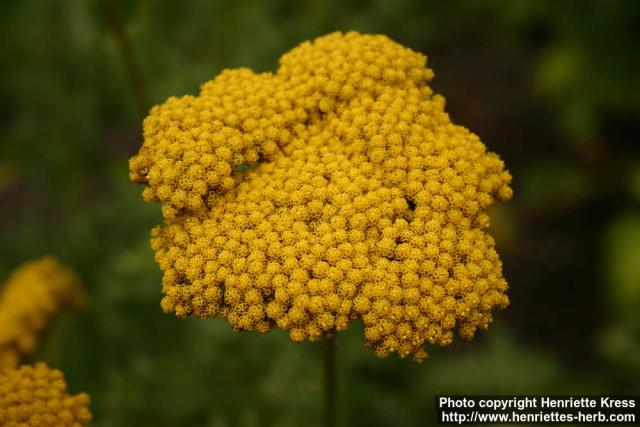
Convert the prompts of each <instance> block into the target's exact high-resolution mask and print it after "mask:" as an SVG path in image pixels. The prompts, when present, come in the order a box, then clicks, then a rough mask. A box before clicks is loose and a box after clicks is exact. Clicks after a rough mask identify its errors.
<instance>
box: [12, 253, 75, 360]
mask: <svg viewBox="0 0 640 427" xmlns="http://www.w3.org/2000/svg"><path fill="white" fill-rule="evenodd" d="M81 301H82V292H81V289H80V285H79V281H78V278H77V276H76V275H75V274H74V273H73V271H71V270H70V269H69V268H67V267H65V266H63V265H62V264H60V263H59V262H58V261H57V260H56V259H55V258H54V257H52V256H46V257H43V258H40V259H38V260H36V261H31V262H28V263H26V264H24V265H23V266H21V267H20V268H18V269H17V270H15V271H14V272H13V273H12V274H11V276H10V277H9V278H8V279H7V281H6V283H5V284H4V285H3V286H2V287H1V288H0V372H2V371H3V370H5V369H11V368H13V367H15V366H17V364H18V361H19V359H20V357H21V356H22V355H25V354H28V353H30V352H31V351H32V350H33V349H34V347H35V345H36V343H37V339H38V334H39V332H41V331H42V330H43V329H44V328H45V327H46V326H47V324H48V323H49V322H50V320H51V318H52V317H53V316H55V315H56V314H57V313H58V312H59V311H60V310H61V309H62V308H63V307H64V306H65V305H78V304H79V303H80V302H81Z"/></svg>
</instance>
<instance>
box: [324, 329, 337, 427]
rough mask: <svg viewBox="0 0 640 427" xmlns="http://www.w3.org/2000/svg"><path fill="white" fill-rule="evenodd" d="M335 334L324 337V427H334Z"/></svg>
mask: <svg viewBox="0 0 640 427" xmlns="http://www.w3.org/2000/svg"><path fill="white" fill-rule="evenodd" d="M335 341H336V340H335V332H331V333H330V334H329V335H327V336H326V337H325V347H324V425H325V427H335V425H336V343H335Z"/></svg>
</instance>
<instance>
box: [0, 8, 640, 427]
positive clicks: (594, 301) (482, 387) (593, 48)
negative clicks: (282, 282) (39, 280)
mask: <svg viewBox="0 0 640 427" xmlns="http://www.w3.org/2000/svg"><path fill="white" fill-rule="evenodd" d="M334 30H343V31H345V30H357V31H361V32H371V33H384V34H386V35H388V36H390V37H391V38H393V39H394V40H396V41H398V42H400V43H402V44H404V45H406V46H408V47H410V48H412V49H414V50H416V51H419V52H423V53H425V54H426V55H427V56H428V58H429V66H430V67H432V68H433V69H434V71H435V74H436V77H435V80H434V81H433V87H434V88H435V90H436V91H437V92H439V93H441V94H443V95H444V96H445V97H446V98H447V101H448V104H447V105H448V107H447V110H448V112H449V113H450V115H451V117H452V118H453V120H454V121H455V122H456V123H459V124H462V125H464V126H466V127H468V128H469V129H471V130H472V131H474V132H475V133H477V134H478V135H480V137H481V138H482V139H483V141H484V142H485V144H486V145H487V146H488V147H489V149H490V150H492V151H495V152H497V153H499V154H500V155H501V156H502V158H503V159H504V160H505V162H506V164H507V167H508V168H509V170H510V172H511V173H512V175H513V176H514V182H513V187H514V190H515V197H514V199H513V200H512V201H510V202H508V203H502V204H498V205H496V206H495V207H494V208H493V209H492V211H491V212H490V213H491V217H492V223H493V224H492V233H493V235H494V236H495V237H496V240H497V245H498V250H499V253H500V254H501V257H502V259H503V262H504V270H505V276H506V278H507V280H508V282H509V284H510V291H509V295H510V298H511V306H510V307H509V308H508V309H507V310H505V311H503V312H500V313H497V315H496V321H495V322H494V323H493V324H492V325H491V327H490V328H489V330H488V331H486V332H481V333H480V334H479V335H478V336H477V337H476V338H475V339H474V340H473V341H471V342H465V341H464V340H462V339H459V338H458V339H456V341H455V343H454V344H453V345H452V346H450V347H448V348H443V349H439V348H427V351H429V352H430V353H431V357H430V358H429V359H427V360H426V361H425V362H424V363H423V364H415V363H414V362H412V361H411V360H401V359H398V358H395V357H394V358H389V359H386V360H380V359H377V358H376V357H375V356H374V354H373V353H372V352H371V351H369V350H367V349H365V348H364V346H363V344H362V327H361V325H359V324H357V323H356V324H354V325H352V326H351V327H350V329H349V330H348V331H347V332H345V333H343V334H341V335H340V336H339V337H338V342H337V351H338V369H339V380H338V381H339V398H338V405H339V412H340V419H341V424H342V425H344V426H378V425H380V426H382V425H384V426H394V425H397V426H423V425H428V424H433V423H435V414H434V407H433V406H434V396H435V395H438V394H444V393H458V394H474V393H487V394H512V393H523V394H524V393H529V394H605V393H619V394H625V393H639V392H640V315H639V314H638V313H639V311H640V310H639V307H640V156H639V154H640V150H639V141H638V135H639V131H640V120H639V119H640V84H639V81H638V76H640V2H637V1H631V0H629V1H616V0H611V1H525V0H521V1H473V2H471V1H446V2H444V1H443V2H440V1H420V0H413V1H412V0H393V1H392V0H376V1H373V2H365V1H322V0H306V1H284V0H276V1H257V0H249V1H242V2H240V1H231V0H229V1H204V0H190V1H184V2H176V1H168V0H166V1H151V0H138V1H115V0H103V1H97V0H93V1H86V0H69V1H64V2H48V1H38V0H23V1H7V0H5V1H2V2H0V69H1V70H2V72H0V253H1V254H2V255H1V257H0V280H4V279H5V278H6V277H7V276H8V274H9V272H10V271H11V270H12V269H13V268H15V267H17V266H18V265H19V264H20V263H22V262H24V261H26V260H29V259H33V258H37V257H39V256H41V255H44V254H49V253H50V254H54V255H56V256H58V257H59V258H60V259H61V260H62V261H63V262H64V263H66V264H68V265H69V266H71V267H73V268H74V269H75V270H76V271H77V272H78V274H79V275H80V276H81V278H82V280H83V283H84V286H85V287H86V289H87V291H88V293H89V296H90V301H91V302H90V305H89V307H88V308H87V309H86V310H84V311H81V312H76V313H73V314H69V315H67V316H65V318H63V319H62V320H60V321H59V322H57V323H56V326H55V327H54V329H52V330H51V331H50V332H49V333H48V334H47V335H46V336H45V337H43V343H42V344H41V345H40V348H39V350H38V353H37V354H35V355H34V356H33V357H32V359H34V360H35V359H44V360H47V361H48V362H49V363H50V364H51V365H52V366H55V367H59V368H61V369H63V370H64V371H65V374H66V377H67V381H68V383H69V384H70V388H71V390H72V391H73V392H78V391H87V392H89V393H90V394H91V396H92V400H93V403H92V410H93V412H94V416H95V422H94V425H95V426H104V427H106V426H118V427H126V426H138V427H145V426H149V427H152V426H153V427H164V426H190V427H195V426H207V427H209V426H211V427H213V426H301V425H305V426H306V425H316V424H317V423H318V422H319V420H320V419H321V403H322V389H321V369H322V345H321V343H305V344H295V343H293V342H291V341H289V339H288V338H287V335H286V333H284V332H282V331H277V330H274V331H272V332H270V333H269V334H267V335H266V336H260V335H258V334H255V333H242V334H239V333H234V332H232V331H231V329H230V328H229V327H228V325H227V324H226V323H225V322H224V321H223V320H220V319H214V320H207V321H199V320H195V319H188V320H180V319H177V318H175V317H173V316H170V315H165V314H163V313H162V310H161V308H160V303H159V302H160V297H161V295H160V271H159V268H158V267H157V266H156V265H155V263H154V261H153V254H152V251H151V249H150V248H149V244H148V238H149V229H150V228H151V227H152V226H154V225H156V224H158V223H160V222H161V215H160V208H159V206H157V205H152V204H148V203H145V202H143V201H142V198H141V197H140V191H141V188H139V187H138V186H135V185H133V184H131V183H129V181H128V169H127V160H128V158H129V157H130V156H132V155H133V154H134V153H135V152H137V150H138V148H139V146H140V144H141V134H140V129H141V120H142V118H143V116H144V115H146V111H147V109H148V107H149V106H150V105H152V104H156V103H161V102H163V101H164V100H165V99H166V98H167V97H169V96H172V95H183V94H190V93H196V92H197V90H198V87H199V85H200V84H201V83H203V82H205V81H207V80H210V79H211V78H213V77H214V76H215V75H216V74H217V73H219V72H220V71H221V70H222V69H224V68H233V67H238V66H246V67H251V68H253V69H254V70H255V71H266V70H275V69H276V67H277V59H278V57H279V56H280V55H281V54H282V53H284V52H286V51H287V50H289V49H291V48H292V47H294V46H295V45H297V44H298V43H300V42H302V41H303V40H306V39H311V38H314V37H317V36H319V35H323V34H325V33H328V32H331V31H334Z"/></svg>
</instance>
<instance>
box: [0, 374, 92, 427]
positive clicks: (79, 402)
mask: <svg viewBox="0 0 640 427" xmlns="http://www.w3.org/2000/svg"><path fill="white" fill-rule="evenodd" d="M89 402H90V399H89V395H87V394H86V393H80V394H76V395H75V396H71V395H69V394H68V393H67V384H66V383H65V381H64V376H63V374H62V372H60V371H58V370H55V369H49V368H48V367H47V365H45V364H44V363H38V364H36V365H35V366H30V365H23V366H21V367H19V368H17V369H13V370H9V371H6V372H4V373H0V425H1V426H3V427H80V426H86V425H88V424H89V422H90V421H91V412H90V411H89Z"/></svg>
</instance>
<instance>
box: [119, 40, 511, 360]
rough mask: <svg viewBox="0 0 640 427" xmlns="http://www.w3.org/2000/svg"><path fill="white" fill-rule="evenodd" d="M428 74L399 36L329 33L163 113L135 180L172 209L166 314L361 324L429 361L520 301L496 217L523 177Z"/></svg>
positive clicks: (156, 238) (326, 325)
mask: <svg viewBox="0 0 640 427" xmlns="http://www.w3.org/2000/svg"><path fill="white" fill-rule="evenodd" d="M432 76H433V73H432V71H431V70H430V69H428V68H427V67H426V58H425V57H424V56H423V55H421V54H419V53H416V52H413V51H411V50H410V49H407V48H405V47H403V46H401V45H399V44H397V43H395V42H393V41H391V40H390V39H388V38H387V37H385V36H380V35H362V34H358V33H355V32H352V33H347V34H342V33H333V34H330V35H327V36H324V37H320V38H318V39H316V40H314V41H313V42H305V43H303V44H301V45H300V46H298V47H296V48H295V49H293V50H291V51H290V52H288V53H286V54H285V55H284V56H283V57H282V58H281V60H280V67H279V69H278V71H277V72H276V73H275V74H272V73H262V74H255V73H253V72H252V71H250V70H246V69H240V70H227V71H224V72H222V73H221V74H220V75H219V76H218V77H216V78H215V79H214V80H212V81H210V82H208V83H205V84H204V85H203V86H202V90H201V92H200V94H199V96H185V97H182V98H171V99H169V100H168V101H167V102H165V103H164V104H162V105H159V106H156V107H154V108H153V109H152V110H151V112H150V114H149V116H148V117H147V118H146V120H145V122H144V144H143V146H142V148H141V150H140V152H139V154H138V155H137V156H135V157H133V158H132V159H131V161H130V170H131V179H132V180H133V181H134V182H137V183H144V184H146V188H145V190H144V192H143V196H144V198H145V199H146V200H153V201H159V202H161V203H162V212H163V214H164V219H165V225H164V226H162V227H157V228H155V229H154V230H153V231H152V247H153V249H154V251H155V254H156V260H157V262H158V263H159V265H160V268H161V269H162V271H163V273H164V274H163V293H164V294H165V296H164V298H163V299H162V307H163V309H164V310H165V311H166V312H173V313H175V314H176V315H178V316H180V317H183V316H189V315H193V316H196V317H199V318H206V317H214V316H220V317H223V318H225V319H226V320H227V321H228V322H229V324H230V325H231V326H232V327H233V328H234V329H235V330H258V331H260V332H266V331H268V330H269V329H270V328H272V327H274V326H277V327H279V328H282V329H285V330H288V331H289V333H290V337H291V339H293V340H294V341H302V340H305V339H309V340H316V339H318V338H320V337H321V336H323V335H324V334H331V333H333V332H334V331H336V330H337V331H340V330H344V329H345V328H346V327H347V326H348V325H349V323H351V322H352V321H354V320H356V319H358V318H361V319H362V320H363V322H364V326H365V330H364V334H365V343H366V344H367V345H368V346H370V347H372V348H373V349H374V350H375V352H376V353H377V354H378V355H379V356H381V357H384V356H387V355H389V354H390V353H392V352H397V353H398V354H399V355H400V356H401V357H404V356H407V355H413V356H414V358H415V359H417V360H421V359H423V358H424V357H425V356H426V353H425V351H424V349H423V346H424V343H425V342H429V343H435V344H440V345H447V344H449V343H450V342H451V341H452V339H453V334H454V331H456V330H457V331H458V333H459V334H460V335H462V336H464V337H466V338H471V337H472V336H473V335H474V333H475V331H476V329H477V328H486V327H487V325H488V324H489V322H491V313H492V310H493V309H494V308H498V307H504V306H506V305H507V304H508V298H507V297H506V295H505V291H506V289H507V283H506V281H505V280H504V278H503V276H502V266H501V262H500V260H499V259H498V255H497V253H496V251H495V249H494V241H493V239H492V238H491V236H489V235H488V234H487V233H486V231H485V230H486V229H487V227H488V226H489V218H488V216H487V215H486V213H485V211H486V209H487V208H488V207H489V205H491V204H492V202H493V201H494V199H495V198H499V199H502V200H507V199H509V198H510V197H511V195H512V191H511V189H510V187H509V183H510V181H511V176H510V175H509V173H508V172H506V171H505V169H504V164H503V162H502V161H501V160H500V159H499V158H498V156H497V155H495V154H493V153H489V152H487V151H486V147H485V146H484V145H483V144H482V142H481V141H480V139H479V138H478V137H477V136H476V135H474V134H472V133H471V132H469V131H468V130H467V129H465V128H464V127H461V126H458V125H454V124H453V123H452V122H451V120H450V119H449V116H448V115H447V114H446V113H445V111H444V104H445V101H444V98H443V97H442V96H439V95H436V94H434V93H433V92H432V90H431V89H430V87H429V86H428V82H429V80H430V79H431V78H432ZM240 165H244V166H243V167H241V168H239V167H238V166H240Z"/></svg>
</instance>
